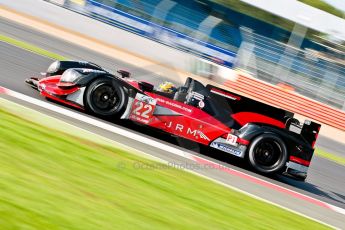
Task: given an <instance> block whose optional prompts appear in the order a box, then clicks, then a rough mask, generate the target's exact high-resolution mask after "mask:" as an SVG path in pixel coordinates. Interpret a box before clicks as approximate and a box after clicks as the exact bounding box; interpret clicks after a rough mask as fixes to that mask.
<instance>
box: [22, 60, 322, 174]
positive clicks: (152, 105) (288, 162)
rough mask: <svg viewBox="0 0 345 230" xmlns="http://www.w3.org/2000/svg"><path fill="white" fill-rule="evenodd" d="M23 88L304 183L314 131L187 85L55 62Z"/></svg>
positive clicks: (234, 97)
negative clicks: (163, 87) (166, 88)
mask: <svg viewBox="0 0 345 230" xmlns="http://www.w3.org/2000/svg"><path fill="white" fill-rule="evenodd" d="M43 75H44V76H43V78H41V79H39V78H30V79H27V80H26V82H27V83H28V84H30V85H31V86H32V87H33V88H36V89H37V90H38V91H39V92H40V94H41V95H42V96H43V97H46V98H48V99H50V100H54V101H58V102H60V103H63V104H66V105H69V106H72V107H76V108H78V109H82V110H85V111H87V112H90V113H93V114H95V115H97V116H101V117H104V118H110V117H111V118H117V119H128V120H131V121H134V122H137V123H141V124H144V125H146V126H149V127H152V128H155V129H158V130H161V131H164V132H166V133H169V134H171V135H174V136H178V137H182V138H185V139H188V140H191V141H193V142H195V143H198V144H201V145H205V146H208V147H210V149H213V148H214V149H218V150H220V151H223V152H226V153H227V154H231V155H234V156H237V157H240V158H245V159H247V160H248V162H249V164H250V165H251V166H252V167H253V168H254V169H255V170H256V171H258V172H260V173H263V174H272V173H282V174H286V175H289V176H292V177H294V178H296V179H299V180H305V178H306V177H307V171H308V167H309V164H310V161H311V159H312V156H313V153H314V144H315V141H316V139H317V135H318V132H319V129H320V125H319V124H317V123H314V122H311V121H308V120H306V121H305V122H304V124H300V123H299V121H298V120H297V119H295V118H293V113H291V112H288V111H285V110H283V109H279V108H276V107H273V106H270V105H267V104H264V103H261V102H258V101H255V100H252V99H249V98H246V97H244V96H241V95H238V94H235V93H233V92H229V91H227V90H224V89H221V88H218V87H215V86H213V85H206V86H204V85H203V84H202V83H200V82H198V81H196V80H194V79H192V78H187V80H186V82H185V84H184V85H183V86H180V87H179V88H178V89H177V91H176V92H174V93H166V92H160V91H158V90H155V88H154V86H153V85H152V84H150V83H147V82H143V81H136V80H133V79H130V73H129V72H127V71H123V70H119V71H117V73H116V74H111V73H110V72H108V71H106V70H104V69H103V68H101V67H100V66H98V65H96V64H93V63H90V62H78V61H55V62H53V63H52V64H51V65H50V66H49V68H48V70H47V73H44V74H43Z"/></svg>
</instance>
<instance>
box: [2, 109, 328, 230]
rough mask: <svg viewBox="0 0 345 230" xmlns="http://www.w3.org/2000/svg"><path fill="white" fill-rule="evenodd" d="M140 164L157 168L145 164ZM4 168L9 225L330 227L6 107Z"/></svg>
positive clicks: (5, 212)
mask: <svg viewBox="0 0 345 230" xmlns="http://www.w3.org/2000/svg"><path fill="white" fill-rule="evenodd" d="M138 162H139V163H141V164H146V165H150V167H151V166H155V167H154V168H155V169H138V168H136V167H135V166H137V165H138ZM0 165H1V167H0V229H4V230H5V229H50V230H53V229H82V230H85V229H102V230H103V229H162V228H170V229H282V228H284V229H325V228H326V227H325V226H323V225H320V224H318V223H316V222H313V221H311V220H309V219H306V218H304V217H301V216H298V215H296V214H293V213H291V212H288V211H286V210H283V209H281V208H278V207H276V206H273V205H270V204H267V203H264V202H262V201H259V200H256V199H254V198H251V197H248V196H246V195H244V194H241V193H238V192H235V191H233V190H230V189H228V188H225V187H223V186H221V185H218V184H216V183H213V182H210V181H208V180H206V179H204V178H200V177H198V176H196V175H193V174H190V173H187V172H185V171H182V170H178V169H174V168H167V167H166V165H163V164H161V163H157V162H153V161H150V160H148V159H144V158H141V157H139V156H137V155H133V154H130V153H128V152H126V151H124V150H122V149H119V148H114V147H106V146H103V145H99V144H96V143H94V142H91V141H88V140H85V139H81V138H78V137H74V136H69V135H67V134H65V133H63V132H60V131H56V130H54V129H50V128H47V127H43V126H40V125H37V124H35V123H33V122H30V121H27V120H23V119H21V118H19V117H17V116H15V115H13V114H11V113H8V112H6V111H4V110H3V109H0ZM158 168H159V169H158Z"/></svg>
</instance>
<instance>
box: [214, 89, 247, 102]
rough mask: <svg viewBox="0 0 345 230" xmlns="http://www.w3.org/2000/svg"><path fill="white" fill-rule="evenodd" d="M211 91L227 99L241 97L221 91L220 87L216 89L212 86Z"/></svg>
mask: <svg viewBox="0 0 345 230" xmlns="http://www.w3.org/2000/svg"><path fill="white" fill-rule="evenodd" d="M211 93H214V94H218V95H220V96H223V97H226V98H229V99H231V100H234V101H238V100H241V97H239V96H236V95H233V94H231V93H229V92H226V91H223V90H220V89H216V88H212V89H211Z"/></svg>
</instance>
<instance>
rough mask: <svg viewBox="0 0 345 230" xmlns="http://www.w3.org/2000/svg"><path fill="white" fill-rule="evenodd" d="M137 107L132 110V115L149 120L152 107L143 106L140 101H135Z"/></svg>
mask: <svg viewBox="0 0 345 230" xmlns="http://www.w3.org/2000/svg"><path fill="white" fill-rule="evenodd" d="M137 106H138V107H136V108H135V109H134V110H133V113H134V114H135V115H137V116H141V117H142V118H145V119H149V118H150V116H149V115H148V114H149V113H150V112H151V111H152V109H153V106H152V105H150V104H145V105H144V103H143V102H142V101H137Z"/></svg>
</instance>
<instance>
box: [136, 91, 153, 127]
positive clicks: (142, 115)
mask: <svg viewBox="0 0 345 230" xmlns="http://www.w3.org/2000/svg"><path fill="white" fill-rule="evenodd" d="M152 99H153V98H149V97H147V96H146V95H142V94H139V95H137V96H136V97H135V99H134V103H133V106H132V111H131V115H130V119H131V120H134V121H137V122H140V123H144V124H148V123H149V122H150V119H151V118H152V116H153V112H154V109H155V106H156V101H155V100H152Z"/></svg>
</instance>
